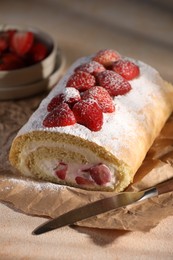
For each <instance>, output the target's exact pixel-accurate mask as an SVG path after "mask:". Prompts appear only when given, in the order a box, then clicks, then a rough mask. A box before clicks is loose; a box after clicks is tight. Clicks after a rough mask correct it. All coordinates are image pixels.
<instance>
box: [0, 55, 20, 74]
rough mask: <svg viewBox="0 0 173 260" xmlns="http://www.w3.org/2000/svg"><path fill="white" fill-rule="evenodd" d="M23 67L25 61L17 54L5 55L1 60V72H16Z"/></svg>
mask: <svg viewBox="0 0 173 260" xmlns="http://www.w3.org/2000/svg"><path fill="white" fill-rule="evenodd" d="M23 66H24V63H23V61H22V60H21V58H20V57H18V56H17V55H16V54H15V53H4V54H3V55H2V57H1V58H0V70H15V69H20V68H22V67H23Z"/></svg>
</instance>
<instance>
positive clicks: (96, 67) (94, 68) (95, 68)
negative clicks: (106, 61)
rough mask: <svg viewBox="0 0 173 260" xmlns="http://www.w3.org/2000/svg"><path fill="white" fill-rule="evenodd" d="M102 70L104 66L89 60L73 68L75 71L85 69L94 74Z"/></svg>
mask: <svg viewBox="0 0 173 260" xmlns="http://www.w3.org/2000/svg"><path fill="white" fill-rule="evenodd" d="M104 70H105V68H104V66H103V65H102V64H100V63H98V62H96V61H90V62H88V63H85V64H82V65H80V66H79V67H77V68H76V69H75V71H85V72H88V73H90V74H92V75H94V76H96V75H97V74H98V73H99V72H102V71H104Z"/></svg>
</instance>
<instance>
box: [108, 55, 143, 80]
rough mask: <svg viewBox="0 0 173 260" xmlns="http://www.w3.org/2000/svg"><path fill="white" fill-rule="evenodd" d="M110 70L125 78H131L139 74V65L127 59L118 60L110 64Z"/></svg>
mask: <svg viewBox="0 0 173 260" xmlns="http://www.w3.org/2000/svg"><path fill="white" fill-rule="evenodd" d="M112 70H113V71H115V72H116V73H118V74H120V75H121V76H122V77H123V78H125V79H127V80H132V79H134V78H136V77H138V76H139V67H138V66H137V65H136V64H134V63H133V62H131V61H128V60H119V61H117V62H115V63H114V64H113V66H112Z"/></svg>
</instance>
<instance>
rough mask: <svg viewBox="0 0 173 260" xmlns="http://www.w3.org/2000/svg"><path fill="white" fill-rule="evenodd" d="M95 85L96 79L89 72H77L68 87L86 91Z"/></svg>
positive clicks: (70, 79)
mask: <svg viewBox="0 0 173 260" xmlns="http://www.w3.org/2000/svg"><path fill="white" fill-rule="evenodd" d="M94 85H95V77H94V76H93V75H91V74H89V73H87V72H84V71H78V72H75V73H74V74H73V75H72V76H71V77H70V78H69V80H68V82H67V85H66V87H73V88H76V89H78V90H79V91H85V90H87V89H89V88H91V87H93V86H94Z"/></svg>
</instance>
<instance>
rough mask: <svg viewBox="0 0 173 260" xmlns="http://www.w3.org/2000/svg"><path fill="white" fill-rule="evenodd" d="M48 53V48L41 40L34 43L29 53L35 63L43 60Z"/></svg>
mask: <svg viewBox="0 0 173 260" xmlns="http://www.w3.org/2000/svg"><path fill="white" fill-rule="evenodd" d="M47 54H48V49H47V47H46V45H45V44H43V43H41V42H36V43H34V44H33V46H32V48H31V49H30V51H29V54H28V55H29V56H30V58H31V60H32V62H33V63H37V62H39V61H41V60H44V59H45V58H46V56H47Z"/></svg>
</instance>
